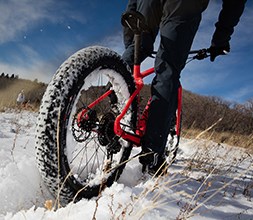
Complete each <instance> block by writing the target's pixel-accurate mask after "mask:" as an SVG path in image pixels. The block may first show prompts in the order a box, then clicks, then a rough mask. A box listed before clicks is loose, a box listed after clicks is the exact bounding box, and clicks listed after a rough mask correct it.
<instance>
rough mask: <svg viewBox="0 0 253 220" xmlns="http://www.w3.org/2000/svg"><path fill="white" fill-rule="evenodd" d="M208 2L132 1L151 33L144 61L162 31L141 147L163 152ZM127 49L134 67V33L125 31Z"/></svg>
mask: <svg viewBox="0 0 253 220" xmlns="http://www.w3.org/2000/svg"><path fill="white" fill-rule="evenodd" d="M207 4H208V0H130V1H129V4H128V10H137V11H139V12H141V13H142V14H143V15H144V16H145V18H146V22H147V25H148V27H149V28H150V31H149V33H144V34H143V35H142V49H141V54H142V60H144V59H145V58H146V57H147V56H148V55H149V54H150V53H151V52H152V51H153V44H154V42H155V38H156V36H157V34H158V31H160V37H161V39H160V46H159V49H158V53H157V56H156V59H155V72H156V75H155V77H154V79H153V81H152V85H151V95H152V101H151V104H150V109H149V117H148V121H147V129H146V134H145V135H144V137H143V141H142V147H143V148H149V149H151V150H153V151H154V152H156V153H159V154H162V153H163V152H164V149H165V146H166V142H167V136H168V132H169V128H170V122H171V118H172V116H173V115H174V113H175V111H176V108H177V105H176V103H177V94H178V87H179V86H180V82H179V78H180V73H181V71H182V69H183V68H184V66H185V62H186V60H187V57H188V53H189V51H190V48H191V45H192V42H193V38H194V36H195V34H196V31H197V29H198V27H199V23H200V20H201V13H202V12H203V11H204V10H205V8H206V7H207ZM124 43H125V47H126V50H125V52H124V54H123V56H122V57H123V59H124V60H125V61H126V62H127V63H128V64H129V65H130V66H132V65H133V54H134V42H133V34H132V33H131V32H130V31H129V30H128V29H124Z"/></svg>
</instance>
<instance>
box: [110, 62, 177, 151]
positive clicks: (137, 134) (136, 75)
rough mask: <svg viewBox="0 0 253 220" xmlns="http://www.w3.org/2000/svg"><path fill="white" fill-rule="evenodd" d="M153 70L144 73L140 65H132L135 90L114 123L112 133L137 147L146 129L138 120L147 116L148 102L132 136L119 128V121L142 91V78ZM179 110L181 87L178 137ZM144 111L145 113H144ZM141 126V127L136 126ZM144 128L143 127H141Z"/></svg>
mask: <svg viewBox="0 0 253 220" xmlns="http://www.w3.org/2000/svg"><path fill="white" fill-rule="evenodd" d="M154 71H155V70H154V68H150V69H148V70H146V71H144V72H141V71H140V65H134V73H133V76H134V80H135V84H136V90H135V91H134V93H133V94H132V95H131V96H130V98H129V100H128V102H127V104H126V106H125V107H124V109H123V110H122V112H121V114H119V115H118V116H117V118H116V120H115V122H114V132H115V134H116V135H117V136H119V137H121V138H123V139H125V140H127V141H130V142H132V143H134V144H135V145H137V146H140V145H141V143H140V142H141V141H140V140H141V137H142V136H143V134H144V131H145V129H146V123H144V124H143V123H140V120H142V118H143V117H144V118H146V117H147V116H146V115H145V114H147V111H148V106H149V102H150V100H149V101H148V103H147V106H146V108H145V109H144V111H143V113H142V116H141V117H140V118H139V119H138V121H137V130H136V131H135V133H134V134H132V133H130V132H127V131H124V130H123V129H122V128H121V125H120V121H121V119H122V118H123V117H124V115H125V114H126V112H127V110H128V109H129V107H130V105H131V103H132V101H133V100H134V99H135V97H136V96H137V95H138V94H139V93H140V90H141V89H142V87H143V85H144V83H143V78H145V77H146V76H148V75H150V74H152V73H154ZM181 110H182V86H180V87H179V89H178V106H177V117H176V118H177V120H176V134H177V135H178V136H179V135H180V119H181ZM145 111H146V112H145ZM140 124H141V125H142V126H141V127H140V126H138V125H140ZM143 126H144V127H143Z"/></svg>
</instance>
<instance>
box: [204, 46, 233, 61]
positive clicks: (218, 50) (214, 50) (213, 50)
mask: <svg viewBox="0 0 253 220" xmlns="http://www.w3.org/2000/svg"><path fill="white" fill-rule="evenodd" d="M208 52H209V53H210V60H211V62H213V61H214V60H215V58H216V57H217V56H219V55H226V54H228V53H229V52H230V45H229V43H228V44H227V45H225V46H219V47H217V46H211V47H210V48H209V49H208Z"/></svg>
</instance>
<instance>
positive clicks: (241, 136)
mask: <svg viewBox="0 0 253 220" xmlns="http://www.w3.org/2000/svg"><path fill="white" fill-rule="evenodd" d="M46 86H47V85H46V84H44V83H39V82H38V81H37V80H34V81H30V80H25V79H18V78H17V77H6V76H3V75H1V76H0V110H3V109H5V108H6V107H7V108H14V107H16V106H17V104H16V99H17V95H18V94H19V92H20V91H21V90H24V93H25V96H26V101H29V106H28V109H32V110H38V107H39V105H40V101H41V98H42V96H43V94H44V91H45V89H46ZM149 94H150V85H145V86H144V88H143V90H142V93H141V100H142V102H141V104H142V106H144V105H145V104H146V101H147V100H148V98H149ZM252 115H253V99H252V100H249V101H248V102H247V103H245V104H244V105H241V104H236V103H231V102H228V101H225V100H222V99H220V98H217V97H206V96H201V95H197V94H194V93H192V92H189V91H186V90H184V91H183V120H182V121H183V122H182V128H183V129H182V135H183V136H184V137H191V138H192V137H196V136H198V135H199V134H200V133H201V134H202V135H201V138H206V139H212V140H215V141H217V142H221V143H229V144H232V145H237V146H243V147H245V148H249V149H251V150H253V132H252V131H253V117H252ZM214 125H215V126H214ZM210 127H211V128H212V129H210ZM206 130H208V132H204V133H203V131H206Z"/></svg>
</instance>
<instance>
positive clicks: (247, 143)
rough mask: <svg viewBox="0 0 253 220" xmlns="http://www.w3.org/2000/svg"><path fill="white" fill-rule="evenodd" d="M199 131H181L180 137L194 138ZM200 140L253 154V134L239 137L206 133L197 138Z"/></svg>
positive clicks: (236, 135)
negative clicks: (237, 148) (234, 147)
mask: <svg viewBox="0 0 253 220" xmlns="http://www.w3.org/2000/svg"><path fill="white" fill-rule="evenodd" d="M200 133H201V131H199V130H197V129H185V130H184V129H183V130H182V136H183V137H185V138H190V139H193V138H196V137H197V136H198V135H199V134H200ZM199 138H201V139H206V140H212V141H214V142H217V143H221V144H228V145H231V146H237V147H242V148H246V149H247V150H248V152H249V153H253V133H252V134H251V135H241V134H235V133H229V132H215V131H207V132H205V133H203V134H202V135H201V136H199Z"/></svg>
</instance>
